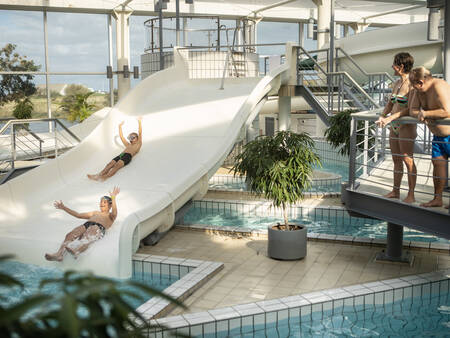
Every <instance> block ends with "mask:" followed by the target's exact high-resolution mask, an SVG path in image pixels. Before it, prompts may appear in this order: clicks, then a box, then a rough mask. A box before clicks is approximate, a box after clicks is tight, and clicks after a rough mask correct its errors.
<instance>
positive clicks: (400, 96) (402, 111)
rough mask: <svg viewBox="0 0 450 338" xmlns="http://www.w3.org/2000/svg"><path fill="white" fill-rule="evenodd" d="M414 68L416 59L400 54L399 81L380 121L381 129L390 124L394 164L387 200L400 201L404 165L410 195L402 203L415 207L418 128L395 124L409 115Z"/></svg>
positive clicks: (395, 65)
mask: <svg viewBox="0 0 450 338" xmlns="http://www.w3.org/2000/svg"><path fill="white" fill-rule="evenodd" d="M413 66H414V58H413V57H412V56H411V55H410V54H409V53H398V54H396V55H395V57H394V62H393V64H392V68H393V69H394V73H395V75H396V76H399V77H400V79H398V80H397V81H396V82H395V83H394V86H393V88H392V94H391V97H390V98H389V101H388V102H387V104H386V106H385V108H384V111H383V113H382V114H381V116H380V118H379V119H378V121H377V124H378V125H379V126H381V127H384V126H385V125H387V124H389V123H390V128H389V145H390V147H391V154H392V161H393V162H394V185H393V188H392V191H391V192H390V193H388V194H386V195H385V196H384V197H387V198H400V186H401V183H402V177H403V163H405V165H406V170H407V172H408V194H407V196H406V198H405V199H403V202H405V203H413V202H415V198H414V189H415V187H416V180H417V169H416V165H415V164H414V157H413V156H414V141H415V139H416V137H417V131H416V128H417V125H416V124H400V123H398V122H395V121H394V120H396V119H397V118H399V117H401V116H407V115H409V108H408V103H409V102H410V101H411V98H412V95H414V92H415V91H414V89H413V87H412V85H411V83H410V82H409V73H410V71H411V69H412V68H413Z"/></svg>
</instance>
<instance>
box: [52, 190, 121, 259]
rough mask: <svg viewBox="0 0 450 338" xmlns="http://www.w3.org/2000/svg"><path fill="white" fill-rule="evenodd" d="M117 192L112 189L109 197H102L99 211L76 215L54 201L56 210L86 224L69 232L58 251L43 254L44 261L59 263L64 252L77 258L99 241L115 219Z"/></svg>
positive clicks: (76, 213) (60, 203)
mask: <svg viewBox="0 0 450 338" xmlns="http://www.w3.org/2000/svg"><path fill="white" fill-rule="evenodd" d="M119 192H120V189H119V188H118V187H114V189H113V191H112V192H110V193H109V195H110V196H103V197H102V198H101V199H100V211H90V212H84V213H78V212H76V211H74V210H72V209H69V208H68V207H66V206H65V205H64V203H63V202H62V201H55V203H54V206H55V208H56V209H61V210H64V211H65V212H67V213H68V214H69V215H72V216H74V217H77V218H82V219H87V222H85V223H84V224H82V225H80V226H77V227H76V228H75V229H73V230H72V231H71V232H69V233H68V234H67V235H66V238H65V239H64V242H63V243H62V244H61V247H60V248H59V250H58V251H57V252H55V253H54V254H48V253H47V254H45V259H47V260H49V261H58V262H61V261H62V260H63V256H64V253H65V252H66V250H67V251H69V252H70V253H71V254H72V255H74V256H75V258H77V257H78V255H79V254H80V253H81V252H83V251H85V250H86V249H87V248H88V247H89V245H91V244H92V243H93V242H95V241H97V240H99V239H101V238H102V237H103V236H104V235H105V232H106V230H107V229H109V228H110V227H111V226H112V224H113V223H114V220H115V219H116V217H117V205H116V196H117V194H118V193H119Z"/></svg>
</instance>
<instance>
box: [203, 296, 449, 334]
mask: <svg viewBox="0 0 450 338" xmlns="http://www.w3.org/2000/svg"><path fill="white" fill-rule="evenodd" d="M449 305H450V296H449V293H448V292H447V293H444V294H441V295H437V296H434V297H431V298H425V299H423V298H408V299H405V300H403V301H397V302H394V303H387V304H380V305H377V306H373V305H365V306H364V307H363V306H351V307H350V306H345V307H340V308H339V307H338V308H334V310H329V311H320V312H313V313H312V314H309V315H305V316H298V317H294V318H290V319H289V320H288V319H285V320H280V321H278V323H277V322H276V321H274V322H272V323H266V324H259V325H258V324H255V323H253V324H252V325H248V326H244V327H242V328H237V329H234V330H230V331H227V332H218V333H214V334H207V335H205V337H208V338H209V337H257V338H259V337H271V338H272V337H274V338H275V337H302V338H303V337H442V338H443V337H449V336H450V306H449ZM275 320H276V319H275Z"/></svg>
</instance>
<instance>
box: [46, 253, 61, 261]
mask: <svg viewBox="0 0 450 338" xmlns="http://www.w3.org/2000/svg"><path fill="white" fill-rule="evenodd" d="M45 259H46V260H48V261H57V262H61V261H62V260H63V257H62V255H58V254H53V255H52V254H45Z"/></svg>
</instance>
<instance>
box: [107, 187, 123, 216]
mask: <svg viewBox="0 0 450 338" xmlns="http://www.w3.org/2000/svg"><path fill="white" fill-rule="evenodd" d="M119 192H120V189H119V187H114V189H113V191H112V192H110V193H109V196H111V200H112V205H111V212H110V213H109V218H110V219H111V220H112V221H113V222H114V221H115V220H116V218H117V204H116V196H117V194H119Z"/></svg>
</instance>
